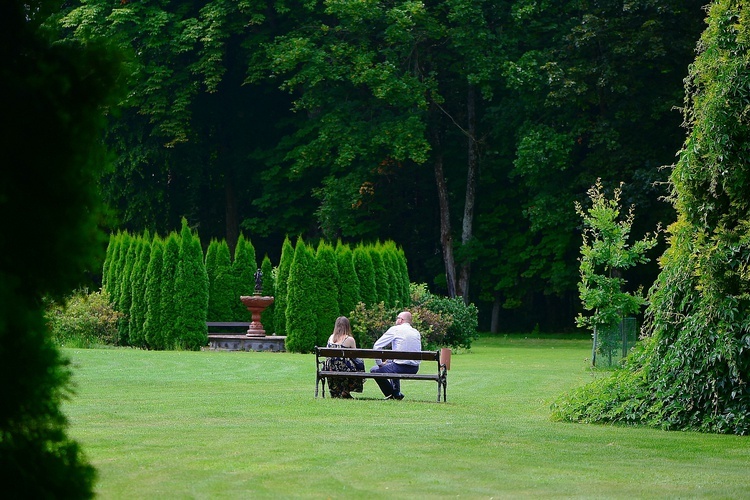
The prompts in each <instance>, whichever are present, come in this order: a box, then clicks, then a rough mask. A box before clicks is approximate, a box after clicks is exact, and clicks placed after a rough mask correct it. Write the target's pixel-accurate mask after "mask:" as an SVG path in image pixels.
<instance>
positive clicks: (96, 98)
mask: <svg viewBox="0 0 750 500" xmlns="http://www.w3.org/2000/svg"><path fill="white" fill-rule="evenodd" d="M58 6H59V3H56V2H51V1H45V0H34V1H28V0H4V1H3V2H0V20H2V21H1V22H2V29H1V30H0V60H2V61H3V64H2V65H0V87H1V88H2V90H0V110H2V123H3V126H2V133H1V134H0V151H2V154H3V160H2V163H3V165H2V168H0V220H2V224H3V236H2V238H0V380H2V384H3V387H2V390H1V391H0V394H2V395H1V396H0V399H1V402H0V484H2V495H3V497H4V498H92V497H93V496H94V491H93V487H94V479H95V475H96V471H95V469H94V468H93V467H92V466H91V465H90V464H89V463H87V461H86V458H85V457H84V455H83V453H82V452H81V449H80V447H79V445H78V443H76V442H75V441H74V440H73V439H71V438H70V437H69V435H68V432H67V426H68V421H67V418H66V415H65V413H64V412H63V411H62V404H63V402H64V401H65V399H67V398H68V397H69V396H70V389H71V385H70V382H71V367H70V364H69V362H68V361H66V359H65V357H64V356H63V355H62V354H61V353H60V351H58V349H57V348H56V347H55V345H54V344H53V342H52V340H51V336H50V335H49V331H48V326H47V324H46V322H45V318H44V306H43V301H42V297H43V296H51V297H54V298H61V297H63V296H64V295H67V294H68V293H69V292H70V290H71V289H73V288H75V287H77V286H81V285H82V284H83V283H82V281H83V279H82V278H83V277H84V276H85V275H86V273H91V272H95V271H97V270H100V269H101V266H102V258H103V257H104V244H106V237H105V235H104V234H102V233H101V232H100V231H99V230H98V229H97V227H98V223H100V221H101V216H102V214H103V210H102V207H101V202H100V200H99V196H98V186H97V182H96V179H97V178H98V176H99V174H100V173H101V172H100V171H101V170H102V169H103V167H105V166H106V165H107V156H106V154H105V151H104V150H103V148H102V145H101V141H100V138H101V135H102V129H103V124H104V117H103V113H102V110H103V109H105V108H109V107H110V106H113V105H114V104H115V101H116V96H113V95H112V94H113V92H115V91H116V89H117V81H118V78H117V75H116V73H117V71H116V69H117V64H116V63H115V58H114V57H112V56H111V55H109V54H108V53H107V52H106V51H105V50H103V48H102V46H101V45H97V44H78V43H68V44H60V43H55V42H56V41H55V40H53V39H51V37H50V36H49V35H50V32H49V30H46V29H42V28H40V26H41V24H42V21H43V20H44V17H45V16H47V15H49V14H50V13H51V12H56V9H57V8H58Z"/></svg>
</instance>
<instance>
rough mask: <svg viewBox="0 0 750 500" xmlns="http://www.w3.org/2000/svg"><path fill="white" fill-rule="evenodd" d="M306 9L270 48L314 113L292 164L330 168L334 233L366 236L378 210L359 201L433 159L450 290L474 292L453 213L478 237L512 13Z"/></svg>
mask: <svg viewBox="0 0 750 500" xmlns="http://www.w3.org/2000/svg"><path fill="white" fill-rule="evenodd" d="M305 6H306V7H307V8H308V9H309V10H310V13H309V17H310V18H311V19H315V22H308V23H304V24H302V25H301V26H300V27H299V28H298V29H296V30H294V31H293V32H292V33H290V34H289V35H285V36H280V37H277V38H276V40H275V43H274V44H273V45H272V46H271V48H270V57H271V60H272V61H273V66H272V69H273V70H274V72H275V74H277V75H279V76H281V77H282V78H283V79H284V80H283V81H284V88H287V89H289V90H293V91H295V93H296V95H297V96H298V98H297V99H296V100H295V109H296V110H299V111H306V112H312V111H313V110H314V114H312V116H313V117H314V118H313V119H312V120H310V124H309V125H308V126H307V127H305V128H303V129H301V130H300V131H299V132H298V133H297V134H296V139H297V140H298V143H299V145H298V146H297V147H296V148H295V149H294V150H293V151H292V153H291V156H292V158H293V160H294V162H295V168H298V169H309V168H313V167H314V168H320V167H321V166H325V167H326V168H327V169H328V171H329V172H330V174H329V175H328V177H326V179H325V180H324V182H323V188H322V189H321V190H320V191H319V196H320V197H321V200H322V202H321V207H320V209H319V211H318V215H319V218H320V219H321V222H322V225H323V228H324V230H326V231H328V234H327V236H328V237H329V238H332V237H335V236H339V235H340V234H331V231H333V230H334V229H333V228H336V229H335V230H337V231H338V230H339V228H343V229H344V230H346V231H348V232H350V235H352V236H360V235H361V234H359V233H358V231H359V228H358V226H357V221H358V219H359V220H361V219H362V218H363V217H364V218H368V217H369V216H370V214H368V213H367V211H366V210H360V209H361V208H367V200H368V198H369V197H371V196H372V195H373V194H374V188H375V186H376V185H377V181H378V180H379V179H378V178H379V177H381V176H385V175H388V174H389V172H391V171H393V170H395V169H400V168H401V167H402V166H404V167H406V166H408V167H409V168H410V169H414V170H422V167H421V166H422V165H431V166H432V170H433V173H434V186H435V187H436V191H437V199H438V212H439V214H440V215H439V220H440V239H439V243H440V246H441V248H442V252H443V259H444V269H445V276H446V279H445V283H446V287H447V290H448V293H449V294H450V295H451V296H454V295H456V294H458V295H461V296H468V287H469V276H470V267H471V262H470V260H468V259H464V260H463V261H462V262H459V264H458V269H457V265H456V257H455V254H454V243H453V239H454V237H455V235H454V232H455V231H454V229H453V224H454V217H453V215H452V213H453V212H452V210H453V211H455V210H456V205H457V206H458V207H461V208H462V209H463V212H462V217H461V231H460V240H461V242H462V244H469V242H470V241H471V239H472V237H473V220H474V206H475V199H476V193H477V190H476V185H477V178H478V174H477V172H478V166H479V161H480V155H481V148H480V141H479V138H480V137H481V135H482V131H481V125H482V123H483V122H482V120H481V118H482V112H483V110H484V109H487V108H489V107H490V102H491V100H492V96H493V93H492V89H491V81H492V80H493V79H494V78H496V75H497V73H498V71H499V68H500V62H501V61H502V59H501V53H502V50H503V43H502V42H503V39H501V38H499V33H501V32H502V26H503V21H504V19H505V18H506V17H507V10H506V9H503V7H504V6H503V5H502V4H498V3H497V2H492V1H476V0H450V1H446V2H439V3H434V2H428V3H418V2H411V1H396V2H392V3H389V4H387V5H385V4H380V3H371V4H366V5H362V4H358V3H352V2H308V3H306V4H305ZM453 141H456V142H457V143H462V144H463V145H464V147H463V148H462V151H461V152H460V153H459V152H458V151H457V150H455V149H454V150H452V151H451V150H450V148H449V147H448V144H451V143H453ZM454 157H455V158H456V159H459V160H458V161H460V162H461V164H462V165H463V166H464V168H463V169H462V171H461V173H459V174H458V175H459V176H461V178H463V179H465V181H464V182H463V185H462V186H461V187H462V188H463V189H462V191H463V193H464V195H463V197H462V198H459V199H457V200H456V199H451V196H450V191H451V190H450V188H449V184H448V182H447V181H446V174H445V170H446V163H448V164H452V163H453V162H452V161H451V162H449V160H453V158H454ZM461 174H463V175H461ZM452 206H453V209H452V208H451V207H452ZM352 233H353V234H352Z"/></svg>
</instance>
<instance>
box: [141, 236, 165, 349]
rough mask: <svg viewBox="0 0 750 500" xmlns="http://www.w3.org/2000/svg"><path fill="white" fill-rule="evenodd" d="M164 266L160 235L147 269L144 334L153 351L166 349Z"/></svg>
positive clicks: (152, 250) (155, 240)
mask: <svg viewBox="0 0 750 500" xmlns="http://www.w3.org/2000/svg"><path fill="white" fill-rule="evenodd" d="M163 266H164V242H163V241H162V239H161V238H160V237H159V236H158V235H154V239H153V240H152V241H151V258H150V259H149V261H148V268H147V269H146V318H145V320H144V322H143V332H144V337H145V339H146V344H147V345H148V346H149V347H150V348H152V349H164V340H163V335H162V332H161V272H162V267H163Z"/></svg>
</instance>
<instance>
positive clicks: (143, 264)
mask: <svg viewBox="0 0 750 500" xmlns="http://www.w3.org/2000/svg"><path fill="white" fill-rule="evenodd" d="M138 239H139V242H140V243H139V246H140V248H139V250H138V257H137V259H136V261H135V264H134V266H133V276H132V290H133V299H132V303H131V304H130V321H129V322H128V325H129V331H130V345H132V346H135V347H141V348H143V347H146V333H145V331H144V330H143V323H144V322H145V321H146V311H147V309H148V304H147V302H146V271H147V270H148V263H149V260H150V259H151V238H150V236H149V233H148V231H146V232H145V233H144V234H143V235H142V236H139V237H138Z"/></svg>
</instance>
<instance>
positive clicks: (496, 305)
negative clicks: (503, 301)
mask: <svg viewBox="0 0 750 500" xmlns="http://www.w3.org/2000/svg"><path fill="white" fill-rule="evenodd" d="M499 326H500V294H495V301H494V302H493V303H492V320H491V321H490V333H497V330H498V328H499Z"/></svg>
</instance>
